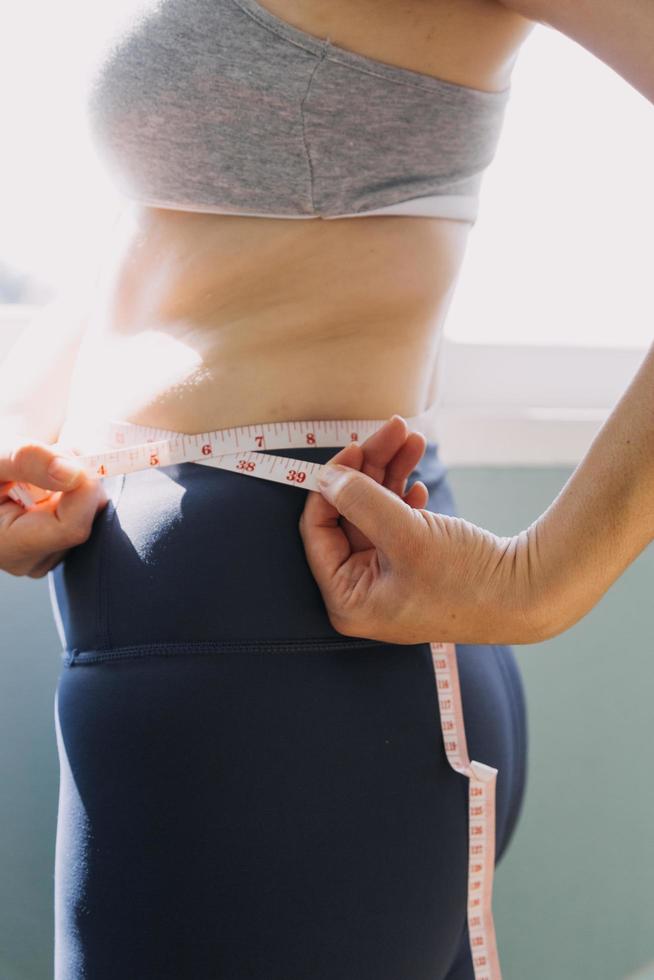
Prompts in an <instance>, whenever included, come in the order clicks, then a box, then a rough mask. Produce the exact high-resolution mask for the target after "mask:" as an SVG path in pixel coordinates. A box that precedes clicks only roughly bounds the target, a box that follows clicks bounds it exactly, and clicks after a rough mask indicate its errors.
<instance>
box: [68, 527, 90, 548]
mask: <svg viewBox="0 0 654 980" xmlns="http://www.w3.org/2000/svg"><path fill="white" fill-rule="evenodd" d="M90 534H91V528H90V527H89V525H88V524H87V523H86V522H85V523H83V524H79V523H77V524H71V525H70V526H69V527H68V528H67V531H66V540H67V542H69V543H70V544H71V545H73V546H74V545H78V544H84V542H85V541H88V539H89V536H90Z"/></svg>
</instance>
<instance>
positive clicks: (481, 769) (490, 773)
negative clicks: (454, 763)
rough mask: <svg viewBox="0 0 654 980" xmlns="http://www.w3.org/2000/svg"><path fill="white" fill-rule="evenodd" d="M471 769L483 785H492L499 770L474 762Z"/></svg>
mask: <svg viewBox="0 0 654 980" xmlns="http://www.w3.org/2000/svg"><path fill="white" fill-rule="evenodd" d="M470 768H471V769H472V771H473V772H474V774H475V776H476V777H477V779H479V780H481V781H482V782H483V783H490V782H491V780H493V779H495V777H496V776H497V769H494V768H493V766H487V765H486V764H485V763H483V762H474V761H472V762H471V763H470Z"/></svg>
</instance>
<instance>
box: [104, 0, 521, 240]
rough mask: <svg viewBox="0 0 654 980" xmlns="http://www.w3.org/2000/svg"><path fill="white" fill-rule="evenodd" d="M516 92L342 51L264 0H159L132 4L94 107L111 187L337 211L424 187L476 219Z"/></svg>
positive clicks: (452, 209) (213, 206)
mask: <svg viewBox="0 0 654 980" xmlns="http://www.w3.org/2000/svg"><path fill="white" fill-rule="evenodd" d="M509 94H510V89H504V91H502V92H484V91H481V90H479V89H474V88H469V87H467V86H462V85H455V84H453V83H451V82H446V81H443V80H441V79H438V78H433V77H430V76H427V75H423V74H421V73H418V72H414V71H410V70H408V69H405V68H398V67H395V66H393V65H388V64H386V63H382V62H380V61H376V60H373V59H370V58H367V57H364V56H363V55H359V54H356V53H355V52H352V51H348V50H345V49H343V48H340V47H335V46H334V45H332V44H331V43H330V40H329V38H326V39H322V38H318V37H315V36H313V35H310V34H307V33H305V32H304V31H300V30H299V29H297V28H295V27H293V26H291V25H290V24H288V23H286V22H285V21H283V20H281V19H280V18H279V17H277V16H275V15H273V14H272V13H271V12H269V11H268V10H266V9H265V8H263V7H261V6H260V5H259V4H258V3H257V2H256V0H161V2H158V3H157V4H156V5H154V6H153V4H152V2H150V3H149V4H148V3H145V4H143V3H141V6H140V7H139V3H135V4H134V15H133V17H132V18H131V19H130V18H127V20H126V21H123V24H122V25H121V31H120V33H119V35H118V36H117V37H115V38H113V39H112V43H111V45H110V46H109V49H108V52H107V54H106V56H105V57H104V58H103V59H101V63H100V64H99V65H97V66H96V67H94V68H93V71H92V82H91V87H90V91H89V93H88V96H87V100H86V108H87V111H88V122H89V125H90V131H91V134H92V137H93V139H94V140H95V143H96V146H97V148H98V152H99V154H100V157H101V159H102V160H103V162H104V163H105V164H106V165H107V167H108V168H109V173H110V175H111V177H112V179H113V180H114V181H115V183H116V185H117V187H118V189H119V190H120V191H121V192H122V193H123V194H125V195H126V196H127V197H130V198H133V199H136V200H139V201H141V202H143V203H146V204H152V205H157V206H159V207H174V208H179V209H181V210H195V211H216V212H227V213H229V212H234V213H245V214H248V213H251V214H261V215H270V216H278V217H336V216H350V215H354V216H355V215H357V214H358V213H361V212H370V211H372V210H374V209H379V208H388V207H390V206H393V205H398V207H397V208H394V209H393V210H394V211H395V212H396V213H397V212H399V213H401V206H399V202H407V201H415V199H416V198H419V199H425V198H429V199H430V202H429V204H430V207H431V210H430V211H429V213H431V214H438V213H440V214H442V215H443V216H444V217H454V218H459V219H461V220H467V221H471V222H474V221H475V220H476V216H477V208H478V194H479V188H480V184H481V179H482V176H483V172H484V170H485V169H486V167H487V166H488V164H489V163H490V162H491V160H492V159H493V157H494V155H495V150H496V146H497V142H498V139H499V134H500V130H501V126H502V121H503V116H504V110H505V107H506V103H507V101H508V98H509ZM421 203H424V201H423V202H418V205H420V204H421ZM406 213H411V206H408V207H407V208H406ZM413 213H415V210H414V212H413Z"/></svg>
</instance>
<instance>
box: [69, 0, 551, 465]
mask: <svg viewBox="0 0 654 980" xmlns="http://www.w3.org/2000/svg"><path fill="white" fill-rule="evenodd" d="M262 5H263V6H266V7H267V8H268V9H269V10H270V11H271V12H272V13H274V14H276V15H277V16H279V17H281V18H282V19H284V20H286V21H288V23H291V24H293V25H294V26H295V27H298V28H300V29H301V30H305V31H307V32H309V33H312V34H315V35H316V36H321V37H325V36H329V37H330V40H331V42H332V44H334V45H339V46H341V47H345V48H349V49H350V50H353V51H357V52H358V53H361V54H363V55H366V56H367V57H371V58H377V59H379V60H381V61H385V62H387V63H389V64H395V65H398V66H400V67H404V68H409V69H411V70H414V71H420V72H424V73H425V74H432V75H434V76H437V77H440V78H444V79H446V80H448V81H452V82H455V83H458V84H463V85H469V86H472V87H475V88H480V89H485V90H487V91H501V90H502V89H504V88H506V87H507V86H508V84H509V81H510V73H511V69H512V67H513V64H514V62H515V58H516V56H517V54H518V51H519V47H520V44H521V43H522V41H523V40H524V39H525V37H526V36H527V34H528V33H529V31H530V29H531V28H532V27H533V22H531V21H528V20H525V19H524V18H522V17H520V16H518V15H517V14H514V13H512V12H511V11H509V10H508V9H507V8H505V7H503V6H502V5H501V4H499V3H498V2H496V0H411V2H410V3H405V2H402V3H400V2H399V0H392V2H391V0H389V2H381V0H357V2H352V0H332V2H330V4H324V3H323V2H322V0H274V2H273V0H265V3H264V4H262ZM470 228H471V225H470V224H469V223H468V222H465V221H457V220H452V219H444V218H434V217H414V216H398V215H384V216H373V217H367V218H366V217H363V218H342V219H331V220H322V219H319V218H318V219H283V218H260V217H247V216H242V215H224V214H216V213H200V212H189V211H180V210H174V209H169V208H157V207H149V206H143V205H140V204H138V203H136V202H131V201H126V203H125V207H124V211H123V213H122V215H121V217H120V220H119V221H118V223H117V225H116V228H115V233H114V234H113V235H112V237H111V240H110V241H108V242H107V243H106V248H105V250H104V260H103V263H102V267H101V273H100V278H99V282H98V288H97V291H96V293H95V294H94V301H93V307H92V309H91V311H90V318H89V325H88V328H87V331H86V334H85V337H84V340H83V343H82V345H81V348H80V352H79V355H78V358H77V362H76V365H75V371H74V374H73V379H72V384H71V389H70V397H69V402H68V408H67V413H66V427H69V426H70V427H71V430H72V431H77V430H78V429H79V431H82V429H86V428H87V427H89V426H90V427H91V428H92V426H93V424H94V420H95V419H97V420H99V421H100V420H103V421H104V420H108V419H116V420H122V421H126V422H133V423H135V424H139V425H146V426H155V427H157V428H163V429H171V430H175V431H178V432H186V433H192V432H207V431H210V430H213V429H218V428H226V427H231V426H237V425H248V424H250V423H253V422H275V421H281V420H287V419H344V418H348V419H355V418H379V419H382V418H388V417H389V416H390V415H392V414H393V413H396V412H397V413H399V414H401V415H404V416H405V417H411V416H415V415H418V414H420V413H421V412H423V411H424V410H425V409H426V408H427V406H429V405H432V404H433V403H434V401H435V400H436V397H437V394H438V392H437V390H436V376H437V371H436V367H437V355H438V351H439V349H440V339H441V334H442V328H443V324H444V321H445V317H446V313H447V310H448V307H449V304H450V301H451V299H452V295H453V291H454V288H455V285H456V280H457V277H458V274H459V271H460V268H461V264H462V260H463V257H464V253H465V248H466V244H467V240H468V235H469V232H470ZM91 448H92V447H91V446H84V445H80V449H81V450H82V451H87V450H89V449H91Z"/></svg>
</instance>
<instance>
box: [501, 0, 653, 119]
mask: <svg viewBox="0 0 654 980" xmlns="http://www.w3.org/2000/svg"><path fill="white" fill-rule="evenodd" d="M501 3H502V4H503V6H505V7H508V8H509V9H510V10H514V11H515V12H516V13H519V14H521V15H522V16H523V17H527V18H529V19H530V20H534V21H536V22H538V23H541V24H545V25H546V26H549V27H553V28H554V29H555V30H557V31H560V32H561V33H562V34H565V35H567V36H568V37H569V38H571V39H572V40H573V41H576V42H577V43H578V44H581V45H582V47H584V48H586V49H587V50H588V51H590V52H591V53H592V54H594V55H595V56H596V57H598V58H600V60H601V61H603V62H605V64H607V65H609V67H610V68H613V69H614V71H616V72H617V73H618V74H619V75H621V76H622V77H623V78H624V79H625V81H627V82H629V83H630V84H631V85H633V86H634V88H635V89H637V90H638V91H639V92H640V93H641V94H642V95H644V96H645V98H646V99H649V101H650V102H653V103H654V0H501Z"/></svg>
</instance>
